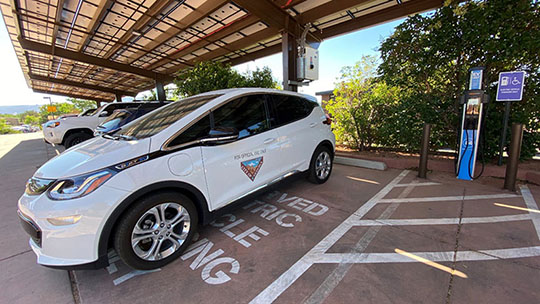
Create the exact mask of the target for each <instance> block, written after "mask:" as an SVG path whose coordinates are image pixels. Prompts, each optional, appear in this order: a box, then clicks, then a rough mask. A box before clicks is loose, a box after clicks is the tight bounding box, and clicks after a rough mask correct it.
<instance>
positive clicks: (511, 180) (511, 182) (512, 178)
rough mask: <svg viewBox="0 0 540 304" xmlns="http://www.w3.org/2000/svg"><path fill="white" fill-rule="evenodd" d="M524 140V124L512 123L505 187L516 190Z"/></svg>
mask: <svg viewBox="0 0 540 304" xmlns="http://www.w3.org/2000/svg"><path fill="white" fill-rule="evenodd" d="M522 140H523V124H519V123H515V124H512V138H511V140H510V147H509V149H508V162H507V163H506V174H505V176H504V189H508V190H511V191H516V178H517V171H518V164H519V155H520V154H521V141H522Z"/></svg>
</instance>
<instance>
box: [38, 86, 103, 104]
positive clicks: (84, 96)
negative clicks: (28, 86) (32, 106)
mask: <svg viewBox="0 0 540 304" xmlns="http://www.w3.org/2000/svg"><path fill="white" fill-rule="evenodd" d="M32 91H34V92H35V93H42V94H50V95H57V96H68V97H73V98H78V99H85V100H93V101H100V102H101V101H107V102H110V101H112V100H113V99H112V98H111V99H99V98H96V97H95V96H87V95H79V94H68V93H61V92H54V91H47V90H40V89H32Z"/></svg>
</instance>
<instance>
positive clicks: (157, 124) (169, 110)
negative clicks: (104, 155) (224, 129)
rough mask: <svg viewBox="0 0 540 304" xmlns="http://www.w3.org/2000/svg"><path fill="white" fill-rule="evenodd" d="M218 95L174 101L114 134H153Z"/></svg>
mask: <svg viewBox="0 0 540 304" xmlns="http://www.w3.org/2000/svg"><path fill="white" fill-rule="evenodd" d="M219 96H221V95H206V96H195V97H190V98H186V99H182V100H178V101H175V102H173V103H172V104H170V105H168V106H165V107H162V108H159V109H157V110H155V111H152V112H150V113H149V114H148V115H146V116H144V117H143V118H141V119H140V120H139V121H137V122H136V123H133V124H129V125H127V127H125V128H122V129H121V130H120V131H118V132H117V133H116V134H118V135H126V136H130V137H135V138H137V139H141V138H146V137H150V136H153V135H155V134H157V133H159V132H161V131H162V130H164V129H165V128H167V127H169V126H170V125H172V124H173V123H175V122H177V121H178V120H180V119H181V118H182V117H184V116H186V115H188V114H189V113H191V112H193V111H195V110H196V109H198V108H200V107H201V106H203V105H205V104H206V103H208V102H210V101H211V100H213V99H215V98H217V97H219Z"/></svg>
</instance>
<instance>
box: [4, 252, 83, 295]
mask: <svg viewBox="0 0 540 304" xmlns="http://www.w3.org/2000/svg"><path fill="white" fill-rule="evenodd" d="M0 269H2V275H1V276H0V286H1V289H2V292H0V303H55V304H56V303H59V304H60V303H73V295H72V294H71V285H70V282H69V276H68V273H67V271H64V270H52V269H49V268H45V267H43V266H39V265H37V264H36V256H35V255H34V253H33V252H26V253H23V254H20V255H17V256H14V257H11V258H7V259H3V260H1V261H0Z"/></svg>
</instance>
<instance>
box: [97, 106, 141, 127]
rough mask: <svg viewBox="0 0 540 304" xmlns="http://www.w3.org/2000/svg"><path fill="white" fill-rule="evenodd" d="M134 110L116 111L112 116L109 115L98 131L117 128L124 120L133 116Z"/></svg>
mask: <svg viewBox="0 0 540 304" xmlns="http://www.w3.org/2000/svg"><path fill="white" fill-rule="evenodd" d="M133 111H135V109H130V110H116V111H114V113H113V114H112V115H110V116H109V117H108V118H107V119H106V120H105V121H104V122H103V123H102V124H101V125H100V129H101V128H103V129H108V130H112V129H114V128H116V127H118V126H119V124H120V122H122V121H123V120H126V119H127V118H128V117H129V116H131V115H133Z"/></svg>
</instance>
